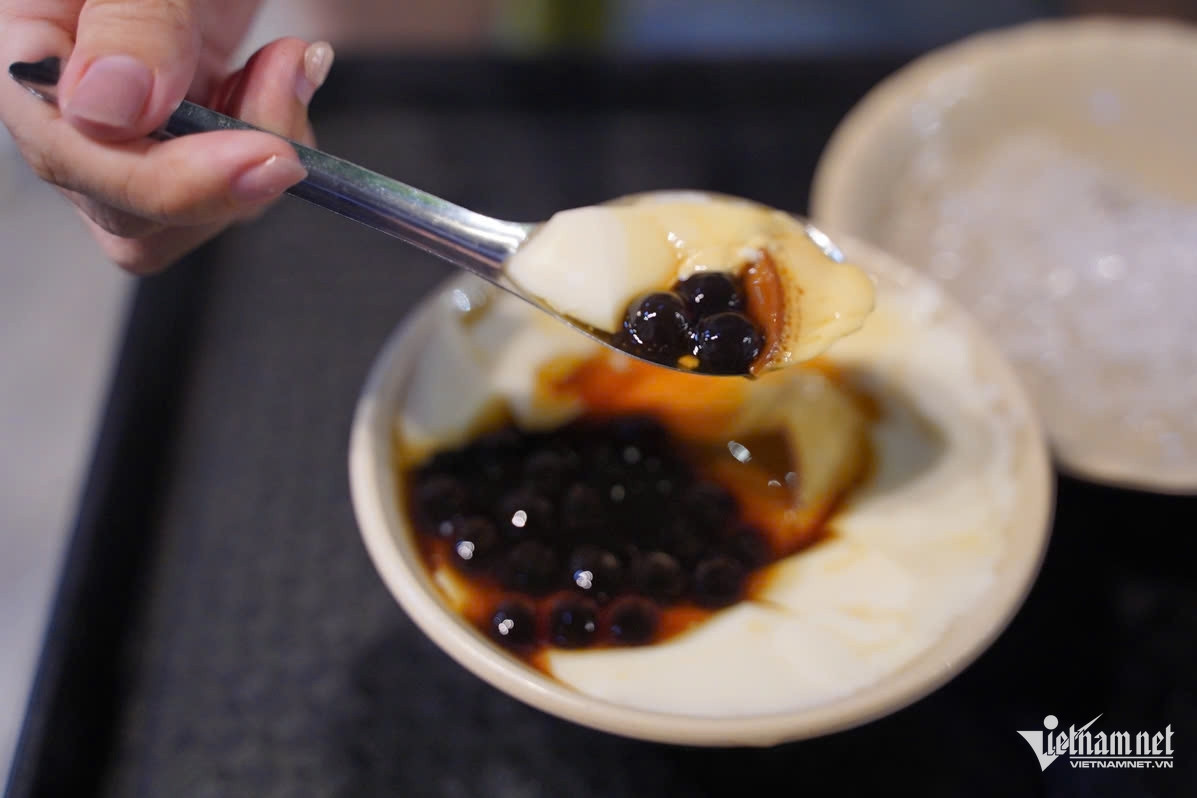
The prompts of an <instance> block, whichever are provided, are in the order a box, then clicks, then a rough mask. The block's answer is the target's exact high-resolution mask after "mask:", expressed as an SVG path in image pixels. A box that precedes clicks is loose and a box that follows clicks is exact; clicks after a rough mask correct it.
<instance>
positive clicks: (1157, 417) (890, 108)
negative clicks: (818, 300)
mask: <svg viewBox="0 0 1197 798" xmlns="http://www.w3.org/2000/svg"><path fill="white" fill-rule="evenodd" d="M1195 85H1197V28H1194V27H1190V26H1186V25H1181V24H1174V23H1168V22H1161V21H1128V20H1124V19H1118V20H1115V19H1108V18H1101V17H1095V18H1081V19H1078V20H1071V21H1051V22H1039V23H1032V24H1028V25H1023V26H1019V27H1015V28H1011V29H1007V30H1001V31H996V32H991V33H985V34H980V35H977V36H974V37H971V38H968V39H965V40H963V41H962V42H960V43H958V44H954V45H951V46H948V47H945V48H943V49H941V50H937V51H935V52H933V53H931V54H929V55H926V56H924V57H922V58H920V59H918V60H916V61H915V62H913V63H911V64H910V65H908V66H907V67H905V68H903V69H901V70H899V71H898V72H896V73H895V74H894V75H892V76H890V77H889V78H887V79H886V80H884V81H883V82H882V83H880V84H879V85H878V86H877V87H875V88H874V89H873V90H872V91H871V92H870V93H869V94H868V95H867V96H866V97H865V98H864V99H863V100H862V101H861V102H860V103H859V104H858V105H857V106H856V108H854V109H853V110H852V111H851V112H850V113H849V114H848V116H847V117H846V118H845V120H844V121H843V122H842V124H841V125H840V127H839V128H838V129H837V130H836V132H835V133H834V135H833V137H832V139H831V141H830V143H829V144H828V146H827V148H826V150H825V152H824V154H823V156H822V158H821V160H820V162H819V165H818V168H817V170H816V175H815V180H814V185H813V191H812V197H811V209H812V211H811V212H812V218H813V219H814V221H815V222H816V223H817V224H820V225H826V226H827V227H828V228H830V229H833V230H838V231H840V232H842V233H844V234H847V235H852V236H855V237H858V238H861V239H863V240H866V241H869V242H870V243H873V244H875V245H878V246H881V247H883V248H885V249H888V250H889V251H891V252H892V253H893V254H894V255H895V256H897V257H898V258H901V259H902V260H904V261H905V262H908V263H910V264H911V265H912V266H915V267H917V268H928V269H929V270H930V271H931V272H932V273H933V274H934V273H937V272H938V268H937V266H936V263H935V258H936V254H937V253H939V252H941V251H943V250H948V251H949V253H950V252H951V250H952V248H953V246H954V245H952V244H950V243H949V244H944V243H941V242H939V241H936V240H935V239H934V237H933V236H932V235H925V236H922V237H921V238H920V237H919V236H918V235H917V233H914V234H912V233H910V232H905V233H903V232H897V231H895V228H896V227H899V226H900V224H898V223H895V222H894V221H893V220H894V219H895V218H896V217H895V215H894V211H893V208H895V207H909V206H908V205H907V206H903V205H902V203H909V202H910V199H909V198H910V197H911V196H917V195H918V194H917V192H919V191H923V190H924V189H923V188H916V187H914V186H913V184H914V183H918V181H917V180H912V179H911V177H910V176H911V175H913V174H921V175H925V174H928V173H929V172H928V170H931V169H936V170H939V174H941V175H942V174H943V173H950V174H954V175H957V176H965V175H972V174H975V171H974V170H976V169H979V168H980V167H979V166H978V164H979V163H980V162H981V161H982V158H981V157H980V156H982V155H983V154H984V153H991V152H993V151H994V148H996V147H998V146H1009V142H1010V141H1011V140H1013V139H1015V138H1017V137H1018V136H1027V135H1030V136H1036V137H1041V140H1044V141H1052V142H1055V143H1056V144H1058V145H1059V146H1060V147H1061V148H1062V151H1063V152H1067V153H1068V154H1069V156H1070V157H1072V156H1075V157H1077V158H1079V159H1083V160H1084V161H1085V162H1088V163H1091V164H1096V165H1099V166H1098V167H1097V168H1100V169H1109V170H1112V171H1113V172H1114V173H1115V174H1120V175H1124V176H1127V177H1126V179H1127V180H1129V181H1130V183H1128V185H1131V184H1133V185H1135V186H1139V187H1141V188H1142V189H1143V190H1144V191H1147V192H1151V193H1152V194H1153V195H1154V194H1157V193H1158V195H1159V196H1161V197H1166V198H1167V199H1168V201H1172V202H1178V203H1190V204H1197V182H1194V181H1193V180H1192V175H1193V174H1195V173H1197V147H1194V146H1193V143H1192V142H1193V131H1194V130H1197V103H1194V102H1193V101H1192V99H1193V86H1195ZM923 179H924V178H921V177H920V178H919V180H923ZM925 179H926V180H929V181H930V180H939V181H942V180H945V179H946V178H942V177H935V178H925ZM968 179H972V178H968ZM953 190H954V191H955V190H956V189H953ZM953 196H958V195H953ZM974 205H975V203H974ZM941 207H942V206H941ZM1057 207H1058V206H1057ZM941 212H942V211H941ZM958 213H960V212H959V211H958ZM982 216H983V215H982V214H976V215H974V216H972V217H968V221H964V222H961V223H960V224H961V225H962V226H965V227H967V226H968V225H972V224H983V223H985V221H986V219H985V218H981V217H982ZM961 218H963V217H961ZM1036 218H1041V217H1039V216H1037V217H1036ZM1190 218H1191V214H1190ZM1188 224H1189V226H1188V227H1186V228H1185V230H1189V231H1190V232H1188V233H1185V234H1186V235H1190V236H1193V235H1197V228H1194V227H1192V222H1189V223H1188ZM941 226H942V225H941ZM927 229H928V230H930V229H931V226H930V225H929V226H928V228H927ZM1003 229H1004V230H1005V232H1006V233H1007V235H1008V236H1009V237H1012V238H1013V237H1019V236H1020V235H1021V236H1023V237H1024V238H1030V237H1032V236H1034V235H1037V234H1035V233H1030V232H1028V231H1027V230H1025V229H1022V228H1019V229H1011V228H1003ZM1186 240H1187V239H1186ZM1178 248H1179V247H1178ZM1127 249H1128V250H1129V255H1128V257H1127V258H1126V259H1125V262H1126V263H1128V264H1129V265H1128V267H1127V268H1126V270H1125V276H1124V277H1122V278H1121V279H1120V281H1119V282H1118V283H1111V284H1110V285H1109V287H1108V288H1107V289H1100V288H1099V289H1095V290H1099V291H1104V292H1105V294H1104V296H1105V298H1106V300H1108V301H1107V302H1106V303H1104V304H1103V305H1101V306H1099V303H1095V302H1091V301H1076V300H1071V301H1070V299H1069V296H1068V295H1065V294H1064V293H1063V292H1062V293H1061V296H1060V298H1059V299H1058V300H1052V301H1055V302H1056V305H1057V307H1055V308H1053V309H1052V314H1051V315H1050V316H1049V315H1048V314H1042V317H1044V318H1050V319H1051V321H1049V322H1048V324H1050V325H1051V329H1052V330H1059V331H1064V330H1071V329H1075V328H1078V327H1080V326H1083V324H1082V323H1080V322H1079V320H1078V316H1077V314H1090V317H1091V318H1094V317H1097V314H1102V315H1104V316H1108V315H1110V314H1108V313H1106V311H1105V310H1103V306H1108V305H1109V304H1111V303H1118V302H1120V301H1125V302H1135V301H1136V300H1135V299H1134V296H1136V295H1135V293H1134V291H1132V290H1130V289H1131V288H1132V287H1133V286H1134V284H1135V283H1139V285H1140V286H1142V285H1143V283H1142V281H1144V280H1153V281H1156V282H1157V285H1158V291H1160V292H1162V291H1166V290H1167V288H1166V287H1167V286H1168V285H1169V284H1170V283H1169V282H1168V281H1170V280H1175V279H1176V276H1177V275H1178V274H1180V270H1181V269H1182V268H1184V269H1191V268H1192V267H1191V266H1184V267H1182V266H1180V264H1176V265H1174V266H1173V265H1169V264H1168V263H1166V262H1163V261H1162V259H1156V258H1154V257H1151V256H1146V255H1144V256H1142V257H1136V254H1137V253H1136V248H1135V247H1134V246H1129V245H1128V246H1127ZM1076 251H1077V252H1078V257H1079V256H1080V251H1081V247H1078V248H1076ZM1185 251H1189V248H1185ZM1092 257H1093V259H1094V260H1093V263H1094V264H1096V263H1097V260H1098V256H1097V255H1096V254H1095V255H1093V256H1092ZM920 261H926V262H920ZM1015 261H1017V262H1015ZM1078 262H1079V261H1078ZM947 263H948V266H947V267H945V269H947V271H952V270H956V271H957V272H958V273H956V274H953V275H948V274H944V275H940V276H942V277H943V278H944V279H947V280H949V283H948V285H949V290H953V291H955V292H956V293H958V294H959V295H960V297H961V298H962V299H964V298H966V297H967V300H966V304H969V305H970V307H971V309H972V310H973V311H974V312H976V313H977V314H978V316H979V317H980V318H981V319H982V321H983V322H984V323H986V324H987V325H988V326H989V328H990V332H991V333H992V334H993V335H994V337H995V339H996V340H997V341H998V342H999V343H1000V344H1003V346H1004V347H1005V348H1006V349H1007V350H1008V353H1009V354H1011V356H1012V358H1013V359H1014V361H1015V367H1016V369H1018V370H1019V371H1020V373H1021V375H1022V377H1023V379H1024V382H1026V384H1027V385H1028V388H1029V389H1030V390H1031V393H1032V396H1033V398H1034V399H1035V402H1036V405H1037V406H1038V409H1039V412H1040V413H1041V416H1042V417H1043V419H1044V424H1045V426H1046V428H1047V431H1048V435H1049V437H1050V438H1051V439H1052V444H1053V448H1054V450H1055V453H1056V455H1057V457H1058V458H1059V460H1060V463H1061V465H1062V467H1064V468H1065V469H1066V470H1068V471H1070V472H1072V473H1075V474H1077V475H1079V476H1083V477H1086V478H1090V479H1094V480H1097V481H1101V482H1107V483H1112V484H1119V485H1125V486H1129V487H1136V488H1143V489H1148V490H1155V491H1160V492H1178V493H1187V492H1197V435H1189V436H1188V442H1187V443H1184V442H1183V441H1184V440H1185V439H1184V438H1182V439H1181V440H1182V443H1181V447H1182V448H1180V449H1178V448H1177V446H1176V445H1175V444H1174V443H1172V442H1171V441H1175V440H1176V433H1177V431H1178V430H1177V426H1178V422H1176V421H1172V422H1171V423H1163V422H1161V419H1162V418H1171V417H1172V415H1173V414H1176V413H1177V411H1176V410H1168V411H1161V410H1159V409H1158V408H1157V407H1156V405H1157V404H1159V402H1162V401H1164V400H1162V399H1161V400H1159V401H1158V402H1157V400H1156V397H1162V396H1165V395H1171V396H1180V395H1182V394H1179V393H1177V392H1179V391H1187V392H1188V394H1187V395H1192V394H1193V392H1194V391H1197V387H1195V386H1197V382H1194V381H1193V379H1192V375H1189V374H1185V373H1177V372H1183V371H1185V369H1184V368H1183V367H1178V366H1176V365H1175V360H1174V357H1175V356H1174V355H1169V354H1167V350H1165V349H1164V348H1160V349H1159V351H1158V352H1156V351H1152V352H1151V353H1150V354H1148V355H1147V356H1146V357H1141V356H1136V360H1135V363H1136V364H1142V363H1148V364H1154V365H1153V368H1154V369H1156V372H1155V373H1158V374H1161V375H1162V374H1173V373H1175V378H1174V379H1173V378H1172V377H1170V376H1169V377H1164V378H1162V379H1166V380H1168V381H1169V383H1168V384H1169V386H1170V387H1172V392H1171V393H1170V394H1169V391H1168V390H1167V389H1165V390H1151V391H1145V390H1139V385H1138V384H1137V383H1136V381H1135V379H1134V378H1133V377H1127V376H1125V375H1126V374H1128V373H1133V372H1134V365H1132V366H1131V367H1130V368H1128V367H1127V366H1125V365H1124V364H1125V363H1126V361H1125V359H1123V360H1122V361H1119V362H1115V361H1114V359H1113V358H1114V356H1113V355H1111V354H1110V352H1111V351H1112V350H1113V349H1114V348H1116V346H1113V345H1111V343H1113V344H1115V345H1116V344H1117V342H1116V341H1114V342H1111V341H1099V342H1097V343H1094V339H1092V338H1087V337H1082V338H1081V339H1080V341H1079V342H1078V341H1077V339H1076V338H1075V337H1074V338H1072V343H1070V344H1069V346H1068V347H1066V348H1064V349H1063V350H1062V351H1063V354H1061V355H1056V356H1054V357H1051V358H1048V357H1047V356H1046V355H1045V356H1043V358H1037V357H1036V356H1035V355H1034V354H1031V353H1030V352H1028V351H1027V350H1028V349H1029V347H1027V346H1026V345H1025V343H1023V345H1022V349H1023V351H1024V355H1023V356H1021V357H1020V356H1019V355H1017V354H1016V352H1015V350H1016V349H1017V347H1016V346H1015V345H1014V344H1013V343H1012V341H1013V340H1014V339H1013V336H1015V335H1018V334H1019V333H1018V332H1017V331H1015V330H1013V327H1014V326H1015V325H1017V324H1019V322H1018V321H1017V319H1018V318H1019V311H1020V309H1021V308H1020V302H1019V301H1018V300H1016V299H1015V298H1014V297H1015V296H1017V295H1018V293H1019V291H1020V290H1025V286H1026V285H1028V284H1029V283H1030V282H1031V281H1044V278H1045V277H1049V278H1050V277H1051V274H1050V272H1047V273H1046V274H1045V272H1036V271H1034V270H1031V269H1028V268H1026V266H1027V264H1026V262H1024V261H1023V260H1022V259H1012V260H1011V262H1009V263H1008V265H1005V268H1006V269H1007V271H1006V272H1005V274H1007V275H1008V276H1006V277H1003V278H1002V280H1008V281H1009V282H1003V283H1002V285H1003V287H1004V288H1008V289H1009V290H1008V291H1007V290H1001V289H999V290H997V291H993V292H992V293H988V295H987V297H986V301H988V302H990V304H989V310H988V311H986V312H982V308H981V307H980V303H981V301H982V300H981V299H980V298H979V295H980V294H981V293H982V288H981V286H983V285H984V286H985V289H984V291H986V292H988V291H990V288H991V287H992V285H993V282H992V278H983V279H982V278H973V279H976V280H977V281H976V282H972V283H969V282H968V281H969V280H970V274H977V271H973V272H971V273H970V269H974V270H975V269H977V266H976V262H975V261H973V262H972V263H970V261H969V260H968V258H964V259H958V262H957V263H955V264H952V263H951V260H950V257H949V260H948V261H947ZM1087 273H1092V272H1087ZM1185 275H1186V276H1185V277H1184V279H1185V280H1191V279H1193V278H1192V277H1190V276H1188V272H1185ZM1062 276H1063V277H1068V278H1069V279H1071V276H1070V275H1067V274H1063V275H1062ZM1090 279H1092V280H1094V281H1096V278H1090ZM984 280H990V282H984ZM1016 283H1017V284H1016ZM1040 284H1044V283H1043V282H1041V283H1040ZM1064 284H1066V281H1065V283H1064ZM1185 284H1186V285H1188V284H1189V283H1185ZM1047 285H1050V283H1048V284H1047ZM970 286H973V287H974V288H973V290H972V291H970ZM1044 290H1049V289H1048V288H1045V289H1044ZM1053 290H1054V289H1053ZM970 293H975V294H977V295H978V296H970ZM1186 293H1187V292H1186ZM1155 296H1159V294H1158V293H1157V294H1155ZM1003 299H1004V304H1003ZM1157 307H1158V302H1157V301H1155V300H1151V301H1148V300H1145V301H1143V302H1141V303H1140V305H1139V306H1138V311H1137V312H1140V313H1142V314H1152V313H1153V312H1155V310H1156V308H1157ZM1173 316H1175V318H1173ZM1151 317H1152V318H1164V319H1167V320H1168V321H1167V323H1169V324H1170V325H1171V327H1170V329H1169V330H1168V335H1167V336H1161V337H1165V338H1167V339H1168V340H1169V341H1173V342H1180V341H1190V340H1191V337H1192V335H1191V331H1192V323H1191V321H1190V320H1189V319H1190V318H1191V314H1190V313H1181V314H1171V315H1169V314H1158V313H1157V314H1156V315H1154V316H1151ZM1118 328H1119V323H1118V322H1113V321H1112V322H1111V324H1110V325H1108V326H1107V327H1106V329H1108V330H1116V329H1118ZM1066 335H1071V333H1070V332H1068V333H1066V332H1061V333H1060V334H1059V337H1058V339H1059V340H1066V339H1065V336H1066ZM1023 340H1024V341H1026V340H1028V339H1025V338H1024V339H1023ZM1170 345H1171V346H1175V345H1176V344H1175V343H1173V344H1170ZM1172 351H1175V350H1172ZM1078 352H1080V353H1081V354H1080V356H1079V357H1078V356H1077V353H1078ZM1101 373H1106V374H1108V375H1109V376H1108V377H1095V378H1094V381H1098V380H1101V381H1104V382H1105V384H1106V385H1109V386H1110V388H1109V391H1110V392H1109V394H1108V395H1109V396H1110V397H1112V398H1111V399H1110V400H1109V401H1105V400H1103V406H1102V407H1101V408H1100V409H1093V410H1089V409H1088V408H1089V407H1090V405H1089V404H1087V403H1086V404H1085V408H1086V409H1084V410H1081V409H1079V407H1078V404H1079V402H1078V400H1079V399H1080V398H1081V397H1079V396H1078V395H1077V390H1078V389H1077V388H1076V387H1075V386H1078V385H1088V384H1090V383H1089V382H1086V381H1085V380H1086V378H1087V377H1088V376H1089V375H1095V374H1101ZM1077 375H1080V376H1079V378H1078V377H1077ZM1082 390H1085V391H1088V392H1089V393H1090V394H1094V395H1095V394H1096V393H1097V392H1093V391H1090V390H1089V389H1082ZM1103 393H1104V391H1103ZM1177 403H1179V400H1178V402H1176V403H1174V404H1177ZM1093 407H1094V408H1097V405H1096V404H1094V405H1093ZM1140 422H1141V425H1142V430H1143V431H1142V432H1140V431H1139V427H1138V426H1136V425H1137V424H1139V423H1140ZM1190 423H1191V422H1190V421H1189V420H1188V417H1185V418H1184V420H1183V421H1182V422H1180V425H1181V426H1185V425H1187V424H1190ZM1188 429H1190V430H1191V429H1192V428H1191V426H1190V427H1188ZM1111 430H1114V431H1115V432H1116V434H1115V435H1113V436H1112V435H1111V434H1110V431H1111ZM1178 451H1179V452H1180V453H1179V454H1178Z"/></svg>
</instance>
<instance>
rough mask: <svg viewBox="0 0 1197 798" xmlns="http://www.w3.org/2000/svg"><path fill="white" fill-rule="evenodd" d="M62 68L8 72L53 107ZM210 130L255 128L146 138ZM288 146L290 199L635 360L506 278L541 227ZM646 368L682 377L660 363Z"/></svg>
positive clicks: (194, 119)
mask: <svg viewBox="0 0 1197 798" xmlns="http://www.w3.org/2000/svg"><path fill="white" fill-rule="evenodd" d="M60 67H61V64H60V61H59V59H58V58H47V59H45V60H43V61H38V62H36V63H15V64H12V65H11V66H10V67H9V69H8V72H9V75H10V76H11V77H12V78H13V79H14V80H16V81H17V83H19V84H21V85H22V86H24V87H25V88H26V89H28V90H29V91H30V92H31V93H33V94H34V95H35V96H36V97H39V98H40V99H42V100H44V101H46V102H48V103H50V104H52V105H55V106H57V105H58V90H57V86H58V80H59V75H60ZM213 130H258V128H256V127H254V126H253V125H250V124H247V123H246V122H242V121H241V120H239V119H234V118H232V117H230V116H225V115H224V114H221V113H217V112H216V111H213V110H210V109H208V108H204V107H203V106H200V105H196V104H194V103H191V102H186V101H184V102H183V103H181V104H180V105H179V107H178V109H177V110H176V111H175V112H174V113H173V114H171V116H170V118H169V119H168V120H167V121H166V124H165V125H164V126H163V127H162V128H161V129H160V130H157V131H155V132H154V133H152V134H151V138H154V139H158V140H167V139H173V138H178V137H179V136H186V135H189V134H192V133H204V132H207V131H213ZM290 143H291V146H293V147H294V148H295V152H296V153H297V154H298V155H299V160H300V162H301V163H302V164H303V165H304V167H305V168H306V169H307V171H308V176H307V178H305V179H304V180H303V181H301V182H300V183H298V184H296V185H294V186H292V187H291V188H289V189H287V193H288V194H290V195H292V196H295V197H299V198H300V199H303V200H307V201H308V202H310V203H312V204H314V205H318V206H320V207H322V208H326V209H328V210H330V211H333V212H334V213H337V214H340V215H341V216H345V217H347V218H349V219H352V220H354V221H356V222H360V223H362V224H364V225H366V226H367V227H372V228H374V229H375V230H378V231H380V232H383V233H386V234H387V235H390V236H394V237H395V238H398V239H400V240H401V241H405V242H407V243H409V244H412V245H414V246H416V247H419V248H420V249H423V250H425V251H426V252H430V253H432V254H433V255H437V256H439V257H441V258H444V259H445V260H447V261H449V262H450V263H452V264H453V265H455V266H459V267H461V268H463V269H465V270H467V271H469V272H472V273H473V274H476V275H478V276H479V277H481V278H483V279H484V280H487V281H489V282H491V283H493V284H495V285H497V286H499V287H500V288H502V289H504V290H506V291H509V292H511V293H513V294H515V295H516V296H518V297H520V298H521V299H523V300H525V301H527V302H529V303H531V304H532V305H534V306H536V307H537V308H539V309H540V310H542V311H544V312H546V313H548V314H550V315H551V316H553V317H554V318H556V319H558V320H560V321H562V322H564V323H566V324H568V325H570V326H571V327H573V328H574V329H576V330H579V331H581V332H583V333H585V334H586V335H588V336H590V337H591V338H593V339H594V340H596V341H598V342H600V343H602V344H604V345H606V346H609V347H611V348H613V349H616V350H618V351H620V352H623V353H624V354H628V355H632V356H634V357H637V355H636V353H635V352H631V351H628V350H625V349H622V348H620V347H618V346H615V345H614V344H613V343H612V342H611V340H610V339H609V338H608V337H607V336H605V334H601V333H597V332H596V331H595V330H593V329H591V328H590V327H588V326H586V325H583V324H579V323H578V322H576V321H574V320H573V319H571V318H569V317H568V316H565V315H563V314H561V313H559V312H558V311H557V310H555V309H554V308H553V307H552V306H551V305H548V304H547V303H545V302H542V301H541V300H539V299H537V298H536V297H534V296H530V295H529V294H527V293H525V292H524V291H522V290H521V289H520V287H519V286H517V285H515V284H514V283H513V282H512V281H511V280H510V279H508V278H507V276H506V274H505V273H504V264H505V263H506V261H507V260H508V259H509V258H510V257H511V256H512V255H513V254H515V252H516V250H517V249H519V247H520V245H521V244H523V243H524V241H526V240H527V239H528V237H529V236H530V235H531V234H532V232H533V231H534V230H535V229H536V228H537V227H538V226H539V224H536V223H532V224H529V223H520V222H508V221H503V220H501V219H494V218H491V217H489V216H484V215H482V214H480V213H475V212H474V211H471V210H467V209H466V208H462V207H460V206H458V205H454V204H453V203H451V202H448V201H447V200H444V199H441V198H440V197H436V196H433V195H432V194H429V193H427V192H424V191H421V190H419V189H417V188H413V187H412V186H409V185H406V184H404V183H400V182H399V181H398V180H394V179H392V178H389V177H386V176H385V175H381V174H378V173H377V172H372V171H370V170H369V169H366V168H364V167H362V166H358V165H357V164H354V163H350V162H349V161H346V160H343V159H341V158H337V157H335V156H333V155H329V154H328V153H325V152H321V151H320V150H316V149H313V148H311V147H305V146H303V145H302V144H297V143H295V142H293V141H292V142H290ZM805 229H806V235H807V236H808V237H809V238H810V239H811V240H812V241H814V242H815V243H816V244H817V245H818V246H819V247H820V248H821V249H822V250H823V252H824V253H825V254H826V255H827V256H828V257H829V258H831V259H832V260H835V261H840V260H842V259H843V256H842V255H841V254H840V252H839V250H838V249H836V247H835V245H834V244H832V243H831V241H830V240H829V239H828V238H827V236H826V235H824V234H823V233H822V232H820V231H819V230H817V229H816V228H814V227H812V226H810V225H809V224H808V225H805ZM649 362H653V363H654V364H655V365H665V367H666V368H676V369H677V370H680V371H686V369H681V368H679V367H675V366H672V365H666V364H661V363H659V362H657V361H649ZM688 373H693V372H688Z"/></svg>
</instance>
